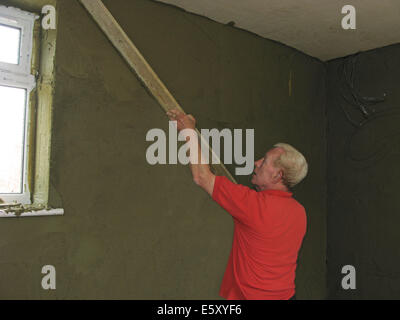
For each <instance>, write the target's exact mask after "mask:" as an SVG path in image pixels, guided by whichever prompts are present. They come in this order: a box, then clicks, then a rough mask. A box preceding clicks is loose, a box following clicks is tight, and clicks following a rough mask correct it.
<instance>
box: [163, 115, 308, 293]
mask: <svg viewBox="0 0 400 320" xmlns="http://www.w3.org/2000/svg"><path fill="white" fill-rule="evenodd" d="M167 115H168V116H169V118H170V119H171V120H175V121H177V129H178V131H181V130H183V129H193V130H194V129H195V126H196V120H195V119H194V117H193V116H192V115H186V114H184V113H183V112H180V111H179V110H177V109H173V110H171V111H169V112H167ZM187 141H189V143H195V144H196V145H197V148H198V150H199V151H198V157H199V159H198V161H193V163H190V168H191V171H192V175H193V180H194V182H195V183H196V184H197V185H199V186H200V187H201V188H203V189H204V190H205V191H206V192H207V193H208V194H209V195H210V196H211V197H212V199H213V200H214V201H216V202H217V203H218V204H219V205H220V206H221V207H223V208H224V209H225V210H226V211H227V212H229V213H230V214H231V215H232V217H233V219H234V227H235V228H234V235H233V244H232V250H231V253H230V256H229V260H228V265H227V268H226V271H225V274H224V278H223V280H222V285H221V289H220V295H221V296H222V297H224V298H226V299H234V300H243V299H252V300H277V299H279V300H293V299H295V283H294V280H295V271H296V266H297V256H298V251H299V249H300V246H301V243H302V241H303V237H304V234H305V232H306V213H305V209H304V207H303V206H302V205H301V204H300V203H299V202H297V201H296V200H295V199H293V198H292V192H290V188H292V187H293V186H295V185H296V184H298V183H299V182H300V181H301V180H302V179H303V178H304V177H305V176H306V175H307V171H308V165H307V162H306V160H305V158H304V157H303V155H302V154H301V153H300V152H298V151H297V150H296V149H295V148H293V147H292V146H290V145H288V144H284V143H278V144H276V145H275V146H274V148H272V149H271V150H269V151H268V152H267V153H266V154H265V155H264V157H263V158H261V159H260V160H258V161H256V162H255V169H254V173H253V175H252V178H251V182H252V183H253V184H254V185H255V187H256V190H257V191H255V190H252V189H250V188H248V187H246V186H243V185H236V184H234V183H232V182H231V181H229V180H228V179H227V178H226V177H224V176H215V175H214V174H213V173H212V172H211V170H210V166H209V165H208V164H205V163H204V162H203V163H201V158H200V157H201V152H200V147H199V145H200V144H199V143H198V139H197V138H196V140H195V141H192V139H191V138H187Z"/></svg>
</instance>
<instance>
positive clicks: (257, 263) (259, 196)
mask: <svg viewBox="0 0 400 320" xmlns="http://www.w3.org/2000/svg"><path fill="white" fill-rule="evenodd" d="M212 198H213V199H214V200H215V201H216V202H217V203H218V204H219V205H220V206H221V207H223V208H224V209H225V210H226V211H227V212H229V213H230V214H231V215H232V217H233V220H234V233H233V243H232V250H231V253H230V256H229V260H228V265H227V267H226V271H225V274H224V278H223V280H222V285H221V289H220V292H219V294H220V295H221V296H222V297H224V298H225V299H232V300H244V299H249V300H277V299H279V300H286V299H289V298H291V297H292V296H293V295H294V293H295V284H294V279H295V271H296V266H297V255H298V251H299V249H300V246H301V243H302V241H303V237H304V234H305V232H306V212H305V209H304V207H303V206H302V205H301V204H300V203H299V202H297V201H296V200H295V199H294V198H292V193H291V192H285V191H280V190H272V189H271V190H264V191H260V192H257V191H255V190H252V189H250V188H248V187H246V186H243V185H240V184H234V183H233V182H231V181H229V180H228V179H227V178H226V177H224V176H217V177H216V179H215V184H214V190H213V194H212Z"/></svg>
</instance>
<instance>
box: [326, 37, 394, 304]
mask: <svg viewBox="0 0 400 320" xmlns="http://www.w3.org/2000/svg"><path fill="white" fill-rule="evenodd" d="M399 56H400V45H393V46H389V47H385V48H381V49H377V50H373V51H369V52H365V53H362V54H360V55H359V56H358V58H357V62H356V65H355V69H354V75H355V76H354V87H355V89H356V90H357V92H359V94H360V95H362V96H370V97H379V96H382V94H383V93H386V100H385V101H384V102H383V103H380V104H377V105H375V106H374V108H375V109H376V111H377V113H376V115H378V117H376V118H375V119H372V120H370V121H368V122H367V123H366V124H364V125H363V126H362V128H360V129H356V128H354V127H353V126H352V125H351V124H350V122H349V121H348V120H347V119H346V117H345V115H344V113H343V111H342V109H341V107H340V105H343V106H344V107H346V108H347V110H348V112H349V116H351V119H355V120H357V121H359V120H362V119H363V117H362V116H361V113H360V111H359V110H357V109H355V108H352V107H351V106H349V105H348V104H346V102H345V101H344V99H343V96H342V94H341V92H342V89H341V87H342V86H343V79H342V74H343V73H342V72H341V66H342V63H343V61H344V60H343V59H337V60H333V61H331V62H329V64H328V99H327V101H328V104H327V115H328V119H329V124H328V146H329V148H328V194H329V197H328V251H327V254H328V289H329V298H330V299H398V298H399V296H400V290H399V288H400V273H399V270H400V249H399V245H398V244H399V231H398V224H399V219H400V218H399V214H398V213H399V209H400V200H399V197H398V184H399V179H400V175H399V172H400V171H399V170H398V163H399V160H400V148H399V146H400V134H399V133H400V131H399V120H400V112H399V111H400V109H399V107H400V90H399V88H400V80H399V73H400V59H399ZM345 92H346V91H345ZM344 265H353V266H354V267H355V269H356V290H343V289H342V287H341V280H342V278H343V277H344V275H342V274H341V269H342V267H343V266H344Z"/></svg>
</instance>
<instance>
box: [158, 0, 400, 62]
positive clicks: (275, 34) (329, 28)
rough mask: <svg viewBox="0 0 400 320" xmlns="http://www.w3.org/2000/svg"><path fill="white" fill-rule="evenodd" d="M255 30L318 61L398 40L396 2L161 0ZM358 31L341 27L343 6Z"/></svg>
mask: <svg viewBox="0 0 400 320" xmlns="http://www.w3.org/2000/svg"><path fill="white" fill-rule="evenodd" d="M159 1H161V2H165V3H169V4H173V5H175V6H178V7H180V8H183V9H185V10H186V11H189V12H193V13H196V14H199V15H202V16H206V17H208V18H210V19H212V20H215V21H218V22H220V23H224V24H226V23H229V22H231V21H233V22H235V27H238V28H241V29H245V30H248V31H251V32H253V33H256V34H258V35H260V36H262V37H264V38H268V39H272V40H276V41H279V42H281V43H284V44H286V45H288V46H290V47H293V48H296V49H298V50H300V51H302V52H304V53H306V54H308V55H310V56H313V57H316V58H318V59H320V60H322V61H326V60H330V59H334V58H338V57H343V56H347V55H349V54H352V53H356V52H358V51H365V50H370V49H374V48H379V47H383V46H386V45H390V44H394V43H400V0H351V1H348V0H245V1H244V0H159ZM347 4H351V5H353V6H354V7H355V8H356V29H355V30H344V29H342V27H341V20H342V18H343V17H344V16H345V14H342V13H341V10H342V7H343V6H344V5H347Z"/></svg>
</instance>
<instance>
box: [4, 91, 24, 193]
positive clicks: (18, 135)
mask: <svg viewBox="0 0 400 320" xmlns="http://www.w3.org/2000/svg"><path fill="white" fill-rule="evenodd" d="M25 96H26V90H25V89H19V88H12V87H4V86H0V193H22V183H23V178H22V177H23V167H24V165H23V155H24V149H25V148H24V133H25Z"/></svg>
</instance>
